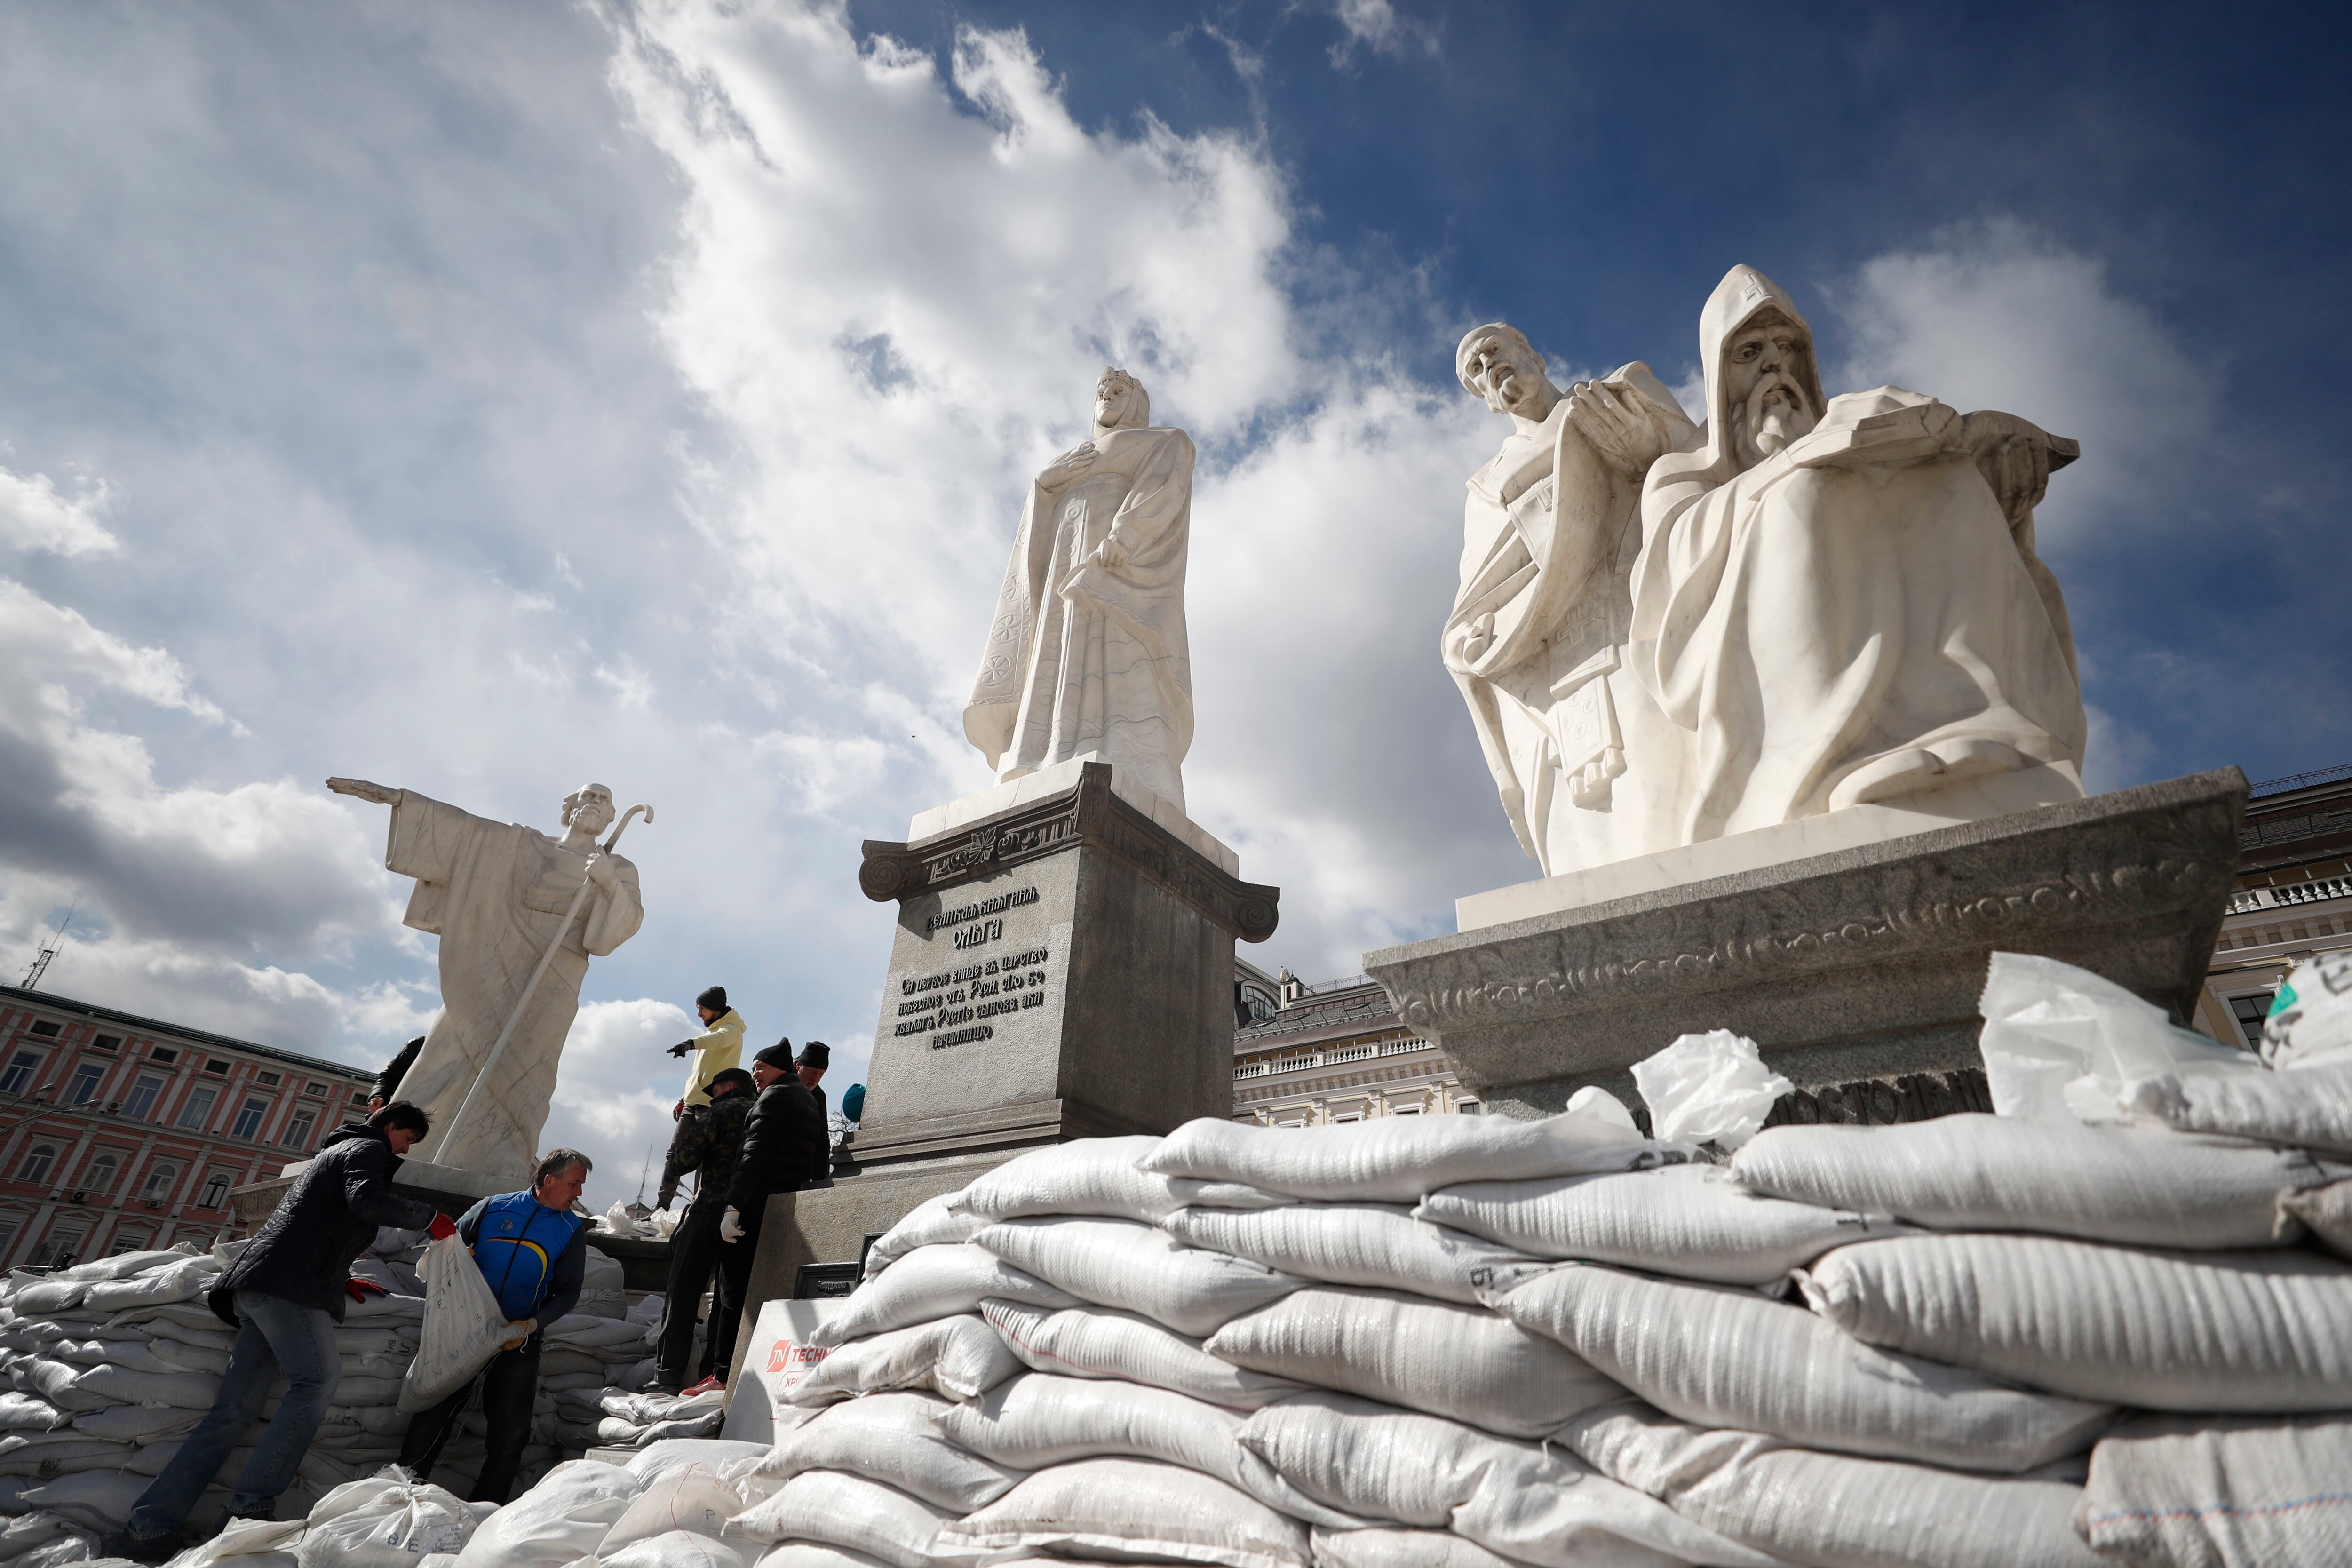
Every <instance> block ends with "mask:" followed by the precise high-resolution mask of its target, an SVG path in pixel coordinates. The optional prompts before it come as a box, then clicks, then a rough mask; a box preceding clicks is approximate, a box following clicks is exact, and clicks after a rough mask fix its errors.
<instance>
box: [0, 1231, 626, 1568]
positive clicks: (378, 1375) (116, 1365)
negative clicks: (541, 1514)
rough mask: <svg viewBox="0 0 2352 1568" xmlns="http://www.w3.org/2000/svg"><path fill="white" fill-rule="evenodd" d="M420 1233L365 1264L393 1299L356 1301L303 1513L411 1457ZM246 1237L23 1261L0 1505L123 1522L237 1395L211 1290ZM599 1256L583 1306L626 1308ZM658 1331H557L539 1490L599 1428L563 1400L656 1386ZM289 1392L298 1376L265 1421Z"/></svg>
mask: <svg viewBox="0 0 2352 1568" xmlns="http://www.w3.org/2000/svg"><path fill="white" fill-rule="evenodd" d="M420 1239H421V1237H412V1236H409V1235H407V1234H405V1233H401V1232H395V1231H387V1232H385V1233H383V1237H381V1238H380V1242H379V1245H380V1246H381V1247H383V1251H382V1252H379V1253H371V1254H369V1255H366V1256H363V1257H362V1259H361V1260H360V1262H359V1264H358V1265H356V1266H355V1268H354V1269H353V1272H354V1275H355V1276H356V1277H358V1278H361V1279H367V1280H370V1281H372V1282H373V1283H376V1284H378V1285H381V1286H383V1288H384V1289H385V1290H386V1291H387V1292H389V1293H387V1294H383V1295H375V1294H370V1295H368V1296H367V1297H366V1299H364V1300H355V1301H352V1302H350V1303H349V1304H348V1306H347V1308H346V1310H345V1314H344V1320H343V1322H342V1324H341V1327H340V1328H338V1329H337V1330H336V1332H335V1342H336V1346H337V1349H338V1350H339V1352H341V1361H342V1376H341V1382H340V1383H339V1384H337V1385H336V1390H335V1396H334V1397H335V1403H334V1404H333V1405H332V1406H331V1407H330V1409H329V1410H328V1412H327V1417H326V1421H325V1424H324V1425H323V1426H321V1427H320V1431H319V1434H318V1436H317V1438H316V1439H315V1440H314V1441H313V1443H312V1444H311V1446H310V1449H309V1451H308V1452H307V1453H306V1454H305V1455H304V1457H303V1460H302V1464H301V1468H300V1470H299V1475H298V1479H297V1480H296V1481H295V1484H294V1486H293V1488H292V1489H290V1490H289V1494H288V1495H287V1496H286V1497H284V1498H283V1499H281V1500H280V1503H279V1511H280V1514H281V1516H285V1517H295V1518H299V1517H300V1516H301V1515H303V1514H305V1513H307V1512H308V1511H309V1510H310V1509H311V1507H312V1506H313V1505H315V1504H316V1503H317V1502H318V1501H319V1500H320V1499H321V1498H322V1497H323V1496H324V1495H325V1494H327V1493H328V1492H330V1491H331V1490H333V1489H335V1488H337V1487H340V1486H342V1485H343V1484H345V1483H347V1482H350V1481H352V1480H354V1479H360V1478H362V1477H366V1476H370V1475H372V1474H373V1473H374V1472H375V1471H376V1470H378V1469H379V1468H382V1467H383V1466H384V1465H387V1464H390V1463H391V1462H392V1461H393V1460H394V1458H396V1457H397V1456H398V1454H399V1451H400V1446H401V1440H402V1437H403V1436H404V1435H405V1433H406V1432H407V1429H408V1421H409V1417H408V1416H406V1415H403V1414H401V1413H400V1411H399V1410H398V1408H397V1400H398V1398H399V1393H400V1384H401V1379H402V1377H403V1376H404V1374H405V1373H406V1372H407V1370H408V1364H409V1362H410V1360H411V1358H412V1357H413V1356H414V1355H415V1350H416V1344H417V1332H418V1328H419V1325H420V1324H421V1322H422V1321H423V1318H424V1312H425V1301H424V1299H423V1298H422V1297H421V1296H420V1295H418V1294H417V1293H416V1291H417V1289H418V1287H417V1282H416V1276H415V1271H414V1269H413V1268H411V1267H409V1260H410V1258H412V1256H413V1254H414V1251H415V1242H416V1241H418V1240H420ZM238 1245H240V1244H237V1243H230V1244H227V1245H226V1246H225V1247H221V1248H218V1249H215V1250H214V1251H210V1252H205V1251H199V1250H197V1249H195V1248H194V1247H191V1246H186V1245H184V1246H181V1247H174V1248H172V1249H170V1250H167V1251H157V1252H135V1253H127V1254H124V1255H123V1256H121V1257H119V1258H104V1259H101V1260H99V1261H96V1262H91V1263H86V1264H80V1265H77V1266H76V1267H74V1268H67V1269H62V1270H59V1271H58V1272H56V1273H51V1274H36V1273H32V1272H30V1271H26V1270H18V1271H16V1272H15V1273H12V1274H11V1275H10V1276H9V1278H8V1279H6V1281H5V1283H0V1375H5V1380H6V1392H0V1512H5V1513H26V1512H43V1513H53V1514H56V1515H58V1516H61V1517H62V1519H63V1520H65V1521H68V1523H69V1525H70V1526H71V1527H72V1528H73V1529H75V1530H77V1531H89V1532H96V1531H109V1530H112V1529H115V1528H119V1527H120V1526H121V1523H122V1521H123V1520H124V1518H125V1517H126V1516H127V1515H128V1513H129V1512H130V1510H131V1504H132V1503H133V1502H135V1501H136V1500H137V1499H138V1497H139V1494H140V1493H141V1492H142V1491H143V1490H144V1489H146V1487H147V1485H148V1483H149V1482H150V1481H151V1480H152V1479H153V1478H154V1477H155V1476H156V1475H157V1474H158V1473H160V1472H161V1471H162V1469H163V1467H164V1465H165V1464H167V1463H169V1462H170V1460H171V1458H172V1456H173V1454H175V1453H176V1452H177V1451H178V1449H179V1445H180V1442H181V1441H182V1439H184V1437H185V1436H187V1434H188V1433H189V1432H190V1431H191V1430H193V1429H194V1426H195V1425H196V1423H197V1422H198V1421H199V1420H201V1419H202V1418H203V1416H204V1415H205V1411H207V1410H208V1409H210V1408H211V1406H212V1403H213V1399H214V1397H215V1395H216V1394H218V1392H219V1390H220V1379H221V1374H222V1373H224V1372H225V1371H226V1369H227V1366H228V1355H229V1348H230V1345H231V1344H232V1343H233V1342H234V1341H235V1339H236V1331H235V1330H234V1329H232V1328H231V1327H230V1326H229V1325H228V1324H226V1323H225V1322H223V1321H221V1320H220V1319H219V1318H218V1317H216V1316H215V1314H214V1313H213V1311H212V1310H211V1308H210V1307H209V1306H208V1305H206V1303H205V1294H206V1293H207V1292H208V1291H209V1290H210V1289H212V1287H213V1285H214V1283H215V1281H216V1280H217V1279H219V1277H220V1274H221V1271H222V1270H223V1269H224V1268H226V1266H227V1264H228V1262H229V1261H230V1260H231V1259H232V1258H234V1257H235V1254H236V1247H237V1246H238ZM594 1262H595V1263H600V1264H604V1265H605V1268H593V1269H592V1272H593V1285H594V1286H595V1287H596V1289H594V1290H593V1291H590V1292H585V1293H583V1300H582V1305H583V1309H586V1308H592V1307H593V1308H597V1309H602V1310H604V1311H609V1312H612V1313H614V1314H617V1313H618V1312H619V1311H620V1310H622V1308H623V1305H624V1301H623V1298H622V1296H621V1294H620V1290H619V1279H618V1274H619V1266H618V1265H617V1264H612V1263H610V1261H609V1260H607V1259H604V1258H602V1256H601V1255H596V1257H595V1258H594ZM608 1272H609V1278H608V1277H607V1275H608ZM655 1306H656V1310H657V1309H658V1302H656V1303H655ZM649 1332H650V1330H649V1326H648V1325H647V1324H646V1322H645V1321H627V1320H625V1319H622V1318H620V1317H618V1316H617V1315H615V1316H604V1315H598V1314H597V1313H595V1312H591V1311H587V1310H583V1311H582V1312H579V1313H575V1314H573V1315H572V1316H569V1317H566V1318H564V1319H562V1321H558V1322H556V1323H554V1324H551V1325H550V1327H549V1329H548V1336H547V1347H546V1349H545V1351H544V1352H543V1354H542V1359H541V1387H540V1395H539V1408H538V1412H537V1415H536V1418H535V1428H536V1429H535V1432H534V1442H533V1445H532V1447H530V1449H527V1450H526V1452H525V1456H524V1460H525V1471H524V1479H523V1483H522V1484H524V1485H529V1484H530V1481H532V1480H534V1479H537V1477H538V1476H539V1475H540V1474H541V1473H543V1472H544V1471H545V1470H546V1469H547V1468H548V1467H549V1466H551V1465H552V1464H554V1463H557V1462H559V1461H560V1460H562V1459H563V1458H571V1457H576V1455H577V1454H578V1452H579V1451H580V1450H581V1449H582V1448H584V1447H588V1446H590V1445H591V1444H593V1443H594V1442H595V1441H597V1440H598V1438H597V1436H596V1433H595V1430H594V1427H593V1423H592V1424H591V1425H590V1426H589V1427H588V1428H587V1429H586V1430H585V1431H583V1430H582V1429H581V1428H580V1427H579V1426H577V1424H574V1423H567V1422H566V1421H565V1419H564V1413H563V1408H562V1404H561V1401H562V1398H563V1397H564V1396H565V1395H566V1394H574V1393H576V1391H579V1390H582V1389H583V1388H584V1389H586V1390H589V1391H591V1393H592V1394H593V1395H594V1396H596V1397H600V1398H601V1397H604V1396H606V1395H608V1394H622V1393H624V1392H625V1390H624V1389H623V1388H622V1387H621V1386H619V1385H622V1384H627V1385H628V1386H629V1387H636V1386H642V1380H643V1377H644V1376H646V1375H649V1374H650V1372H651V1363H650V1362H649V1360H647V1356H648V1352H649V1346H648V1344H647V1338H648V1335H649ZM633 1378H634V1379H636V1380H637V1381H636V1382H635V1383H632V1382H631V1380H632V1379H633ZM284 1386H285V1384H284V1380H283V1379H282V1377H281V1378H280V1379H279V1380H278V1384H277V1387H276V1389H274V1390H273V1391H272V1393H271V1394H270V1395H269V1398H268V1403H267V1404H265V1405H264V1406H263V1412H262V1419H263V1420H267V1419H268V1416H269V1415H273V1414H274V1413H275V1411H276V1407H277V1399H278V1394H279V1393H281V1392H282V1391H283V1389H284ZM259 1432H260V1426H259V1424H258V1423H257V1425H256V1426H255V1427H254V1428H253V1430H252V1431H251V1432H249V1433H248V1434H247V1441H246V1443H245V1444H242V1445H240V1447H238V1448H237V1449H236V1450H235V1451H234V1452H233V1453H232V1454H231V1456H230V1458H229V1459H228V1462H227V1464H226V1467H225V1468H224V1469H223V1471H222V1482H221V1484H217V1485H215V1487H214V1488H213V1489H212V1490H211V1491H210V1492H209V1493H208V1494H207V1495H206V1498H205V1502H204V1503H203V1504H201V1505H199V1507H198V1509H197V1510H196V1513H195V1515H194V1519H195V1521H197V1522H198V1523H200V1524H201V1523H205V1522H208V1521H210V1520H212V1519H214V1518H216V1517H218V1515H219V1514H220V1513H221V1512H222V1511H223V1510H225V1509H226V1504H227V1500H228V1484H229V1483H233V1482H234V1480H235V1479H236V1474H237V1471H238V1468H240V1467H241V1466H242V1465H243V1464H244V1462H245V1460H246V1458H247V1457H248V1455H249V1453H250V1451H251V1450H250V1443H251V1441H252V1440H254V1439H255V1438H257V1437H258V1436H259ZM482 1432H483V1424H482V1417H481V1415H479V1413H478V1412H475V1413H471V1414H469V1415H467V1417H466V1418H465V1421H464V1425H463V1427H462V1429H461V1430H460V1432H459V1433H458V1435H457V1436H455V1437H453V1438H452V1439H451V1440H450V1442H449V1444H448V1445H447V1446H446V1448H445V1449H444V1450H443V1455H442V1462H441V1467H440V1468H439V1469H438V1470H437V1471H436V1474H438V1475H439V1476H440V1477H441V1478H442V1479H444V1480H445V1481H450V1482H452V1483H454V1484H457V1486H458V1487H459V1489H463V1487H464V1485H465V1483H466V1482H468V1481H470V1480H471V1479H472V1477H473V1475H474V1473H475V1471H476V1470H478V1468H479V1467H480V1464H481V1461H482V1458H483V1457H484V1449H483V1443H482ZM567 1447H568V1448H569V1449H570V1453H568V1454H567V1453H566V1452H565V1449H566V1448H567ZM20 1533H34V1531H26V1532H20ZM0 1561H5V1559H0Z"/></svg>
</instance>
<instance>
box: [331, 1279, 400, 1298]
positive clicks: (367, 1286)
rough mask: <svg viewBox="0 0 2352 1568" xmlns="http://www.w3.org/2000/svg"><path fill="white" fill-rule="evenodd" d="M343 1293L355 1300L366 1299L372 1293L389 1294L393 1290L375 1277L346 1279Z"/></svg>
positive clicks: (378, 1294)
mask: <svg viewBox="0 0 2352 1568" xmlns="http://www.w3.org/2000/svg"><path fill="white" fill-rule="evenodd" d="M343 1294H344V1295H346V1296H349V1297H350V1298H351V1299H352V1300H354V1301H364V1300H367V1299H368V1297H369V1296H370V1295H371V1294H373V1295H377V1296H389V1295H391V1294H392V1292H391V1291H389V1290H387V1289H384V1288H383V1286H381V1285H379V1284H377V1283H376V1282H375V1281H374V1280H373V1279H346V1280H344V1281H343Z"/></svg>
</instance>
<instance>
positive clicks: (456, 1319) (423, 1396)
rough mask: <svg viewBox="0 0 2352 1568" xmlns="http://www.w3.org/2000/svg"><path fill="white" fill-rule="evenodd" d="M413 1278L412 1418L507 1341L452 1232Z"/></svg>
mask: <svg viewBox="0 0 2352 1568" xmlns="http://www.w3.org/2000/svg"><path fill="white" fill-rule="evenodd" d="M417 1273H418V1274H419V1275H421V1276H422V1277H423V1278H424V1280H425V1292H426V1295H425V1326H424V1331H423V1332H422V1333H421V1334H420V1335H419V1336H418V1341H417V1347H416V1359H415V1361H413V1362H411V1363H409V1366H408V1374H407V1376H406V1377H405V1378H404V1380H403V1381H402V1383H401V1385H400V1396H399V1404H400V1408H401V1409H402V1410H404V1411H405V1412H407V1413H409V1414H411V1415H414V1414H415V1413H416V1412H417V1411H420V1410H430V1409H431V1408H432V1407H433V1406H434V1405H438V1404H440V1403H441V1401H442V1400H444V1399H446V1398H447V1397H448V1396H449V1395H450V1394H454V1393H456V1392H457V1390H458V1389H460V1388H462V1387H464V1386H465V1385H466V1384H468V1383H470V1382H472V1381H473V1378H474V1374H475V1373H478V1372H480V1371H481V1370H482V1368H484V1367H486V1366H488V1365H489V1364H490V1360H491V1358H492V1357H494V1356H496V1355H497V1354H498V1353H499V1349H500V1347H501V1346H503V1345H504V1344H505V1343H506V1342H507V1341H508V1340H509V1338H510V1337H511V1336H512V1331H511V1330H510V1329H509V1326H508V1323H507V1316H506V1314H505V1313H504V1312H503V1311H501V1310H499V1300H498V1298H497V1297H496V1296H494V1295H492V1294H491V1293H490V1286H489V1281H488V1280H487V1279H483V1278H482V1271H481V1269H480V1268H478V1266H476V1264H475V1262H474V1255H473V1253H472V1252H471V1251H469V1250H468V1249H467V1247H466V1243H465V1240H464V1238H463V1237H458V1236H457V1235H455V1234H454V1233H453V1234H451V1235H448V1236H445V1237H441V1238H440V1239H439V1240H437V1241H436V1242H434V1243H433V1244H432V1245H431V1246H430V1247H426V1248H425V1259H424V1261H423V1262H422V1263H420V1264H419V1265H418V1266H417ZM398 1299H399V1298H396V1297H391V1296H383V1297H377V1298H374V1300H384V1301H390V1300H398ZM361 1304H362V1305H364V1303H361ZM502 1568H503V1565H502Z"/></svg>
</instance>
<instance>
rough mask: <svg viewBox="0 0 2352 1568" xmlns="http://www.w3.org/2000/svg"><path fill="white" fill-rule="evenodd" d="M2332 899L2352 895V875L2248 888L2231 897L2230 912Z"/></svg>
mask: <svg viewBox="0 0 2352 1568" xmlns="http://www.w3.org/2000/svg"><path fill="white" fill-rule="evenodd" d="M2328 899H2352V877H2315V878H2313V879H2311V880H2310V881H2308V882H2288V883H2286V884H2285V885H2284V886H2282V887H2274V888H2248V889H2245V890H2244V891H2243V892H2241V893H2237V894H2235V895H2233V896H2232V897H2231V900H2230V912H2231V914H2233V915H2244V914H2252V913H2253V912H2254V911H2255V910H2284V909H2292V908H2294V906H2295V905H2297V904H2316V903H2321V902H2323V901H2325V900H2328Z"/></svg>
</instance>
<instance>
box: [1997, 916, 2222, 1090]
mask: <svg viewBox="0 0 2352 1568" xmlns="http://www.w3.org/2000/svg"><path fill="white" fill-rule="evenodd" d="M1977 1011H1978V1012H1979V1013H1981V1014H1983V1015H1984V1028H1983V1029H1982V1030H1981V1031H1980V1032H1979V1035H1978V1037H1977V1047H1978V1049H1979V1051H1981V1052H1982V1053H1983V1055H1984V1066H1985V1080H1986V1082H1987V1084H1988V1085H1989V1087H1990V1089H1991V1091H1992V1108H1993V1110H1995V1111H1996V1112H1998V1113H1999V1114H2000V1115H2002V1116H2014V1117H2020V1118H2022V1119H2024V1120H2027V1121H2061V1122H2063V1121H2116V1120H2119V1119H2120V1118H2121V1117H2122V1115H2123V1107H2122V1105H2121V1104H2120V1103H2119V1102H2118V1101H2119V1097H2120V1096H2121V1095H2122V1093H2123V1090H2124V1086H2125V1085H2126V1083H2128V1082H2129V1081H2131V1080H2132V1079H2140V1078H2149V1077H2153V1076H2155V1075H2157V1074H2159V1073H2171V1072H2183V1071H2190V1072H2197V1073H2200V1074H2203V1073H2231V1074H2236V1073H2247V1072H2260V1071H2261V1070H2262V1063H2261V1062H2260V1061H2259V1060H2258V1059H2256V1058H2254V1057H2253V1056H2252V1055H2251V1054H2250V1053H2248V1052H2245V1051H2240V1050H2233V1049H2231V1047H2228V1046H2223V1045H2219V1044H2216V1043H2215V1042H2214V1041H2212V1040H2209V1039H2207V1038H2206V1037H2204V1036H2202V1035H2200V1034H2196V1033H2193V1032H2192V1031H2190V1030H2188V1029H2184V1028H2181V1027H2179V1026H2178V1025H2176V1024H2174V1023H2173V1022H2172V1021H2171V1020H2170V1019H2168V1018H2167V1017H2166V1016H2165V1015H2164V1009H2163V1008H2161V1007H2158V1006H2157V1005H2154V1004H2153V1003H2149V1002H2146V1001H2143V1000H2141V999H2140V998H2139V997H2137V996H2135V995H2133V994H2131V993H2130V992H2128V991H2126V990H2125V989H2124V988H2123V987H2122V986H2120V985H2118V984H2116V983H2115V982H2114V981H2112V980H2108V979H2105V978H2103V977H2102V976H2099V975H2096V974H2094V973H2091V972H2090V971H2089V970H2087V969H2078V968H2076V967H2075V966H2074V964H2071V963H2060V962H2059V961H2058V960H2057V959H2054V958H2037V957H2034V956H2032V955H2030V954H2027V953H2021V952H1996V953H1994V954H1993V955H1992V958H1991V962H1990V964H1989V965H1988V967H1987V970H1986V973H1985V984H1984V993H1983V994H1982V995H1981V996H1980V997H1979V1000H1978V1002H1977Z"/></svg>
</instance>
